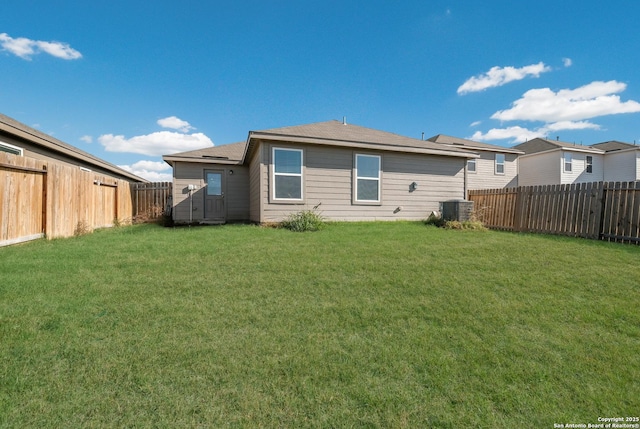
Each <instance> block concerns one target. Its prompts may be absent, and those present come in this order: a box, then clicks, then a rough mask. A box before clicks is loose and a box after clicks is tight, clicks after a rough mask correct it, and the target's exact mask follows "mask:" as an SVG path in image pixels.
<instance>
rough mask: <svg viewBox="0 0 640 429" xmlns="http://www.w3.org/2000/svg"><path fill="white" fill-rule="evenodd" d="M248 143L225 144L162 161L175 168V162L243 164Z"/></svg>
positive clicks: (168, 156) (180, 154)
mask: <svg viewBox="0 0 640 429" xmlns="http://www.w3.org/2000/svg"><path fill="white" fill-rule="evenodd" d="M246 146H247V142H246V141H244V142H238V143H230V144H223V145H220V146H211V147H206V148H203V149H196V150H191V151H188V152H180V153H176V154H173V155H164V156H163V157H162V159H164V160H165V162H167V163H168V164H169V165H171V166H173V162H174V161H184V162H198V163H204V164H231V165H233V164H242V163H243V161H244V153H245V148H246Z"/></svg>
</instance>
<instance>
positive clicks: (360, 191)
mask: <svg viewBox="0 0 640 429" xmlns="http://www.w3.org/2000/svg"><path fill="white" fill-rule="evenodd" d="M355 191H356V198H355V200H356V201H357V202H367V203H375V202H380V156H378V155H362V154H356V183H355Z"/></svg>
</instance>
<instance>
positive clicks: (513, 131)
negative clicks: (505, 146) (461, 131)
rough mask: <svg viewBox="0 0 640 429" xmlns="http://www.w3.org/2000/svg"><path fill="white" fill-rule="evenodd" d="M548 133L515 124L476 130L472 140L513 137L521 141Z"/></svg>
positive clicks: (512, 139)
mask: <svg viewBox="0 0 640 429" xmlns="http://www.w3.org/2000/svg"><path fill="white" fill-rule="evenodd" d="M545 135H546V133H544V132H542V131H540V130H533V131H532V130H529V129H527V128H523V127H519V126H515V127H508V128H493V129H491V130H489V131H487V132H486V133H482V132H480V131H476V132H475V133H473V135H472V136H471V137H469V139H470V140H477V141H490V140H506V139H511V142H512V143H521V142H523V141H526V140H531V139H534V138H536V137H544V136H545Z"/></svg>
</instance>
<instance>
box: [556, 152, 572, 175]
mask: <svg viewBox="0 0 640 429" xmlns="http://www.w3.org/2000/svg"><path fill="white" fill-rule="evenodd" d="M556 165H557V164H556ZM571 170H572V163H571V154H570V153H566V152H565V154H564V171H565V172H567V173H570V172H571Z"/></svg>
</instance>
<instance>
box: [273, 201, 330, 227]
mask: <svg viewBox="0 0 640 429" xmlns="http://www.w3.org/2000/svg"><path fill="white" fill-rule="evenodd" d="M280 226H281V227H282V228H286V229H288V230H291V231H295V232H305V231H318V230H319V229H322V228H323V227H324V226H325V220H324V218H323V217H322V215H321V214H320V213H318V211H317V206H316V207H314V208H313V209H312V210H302V211H299V212H297V213H292V214H290V215H289V216H287V218H286V219H285V220H284V221H282V222H281V223H280Z"/></svg>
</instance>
